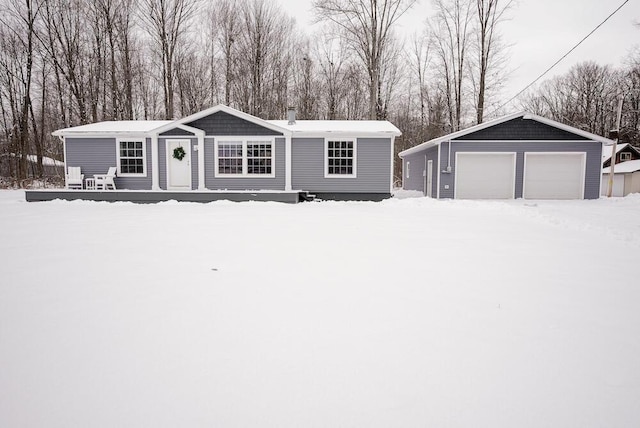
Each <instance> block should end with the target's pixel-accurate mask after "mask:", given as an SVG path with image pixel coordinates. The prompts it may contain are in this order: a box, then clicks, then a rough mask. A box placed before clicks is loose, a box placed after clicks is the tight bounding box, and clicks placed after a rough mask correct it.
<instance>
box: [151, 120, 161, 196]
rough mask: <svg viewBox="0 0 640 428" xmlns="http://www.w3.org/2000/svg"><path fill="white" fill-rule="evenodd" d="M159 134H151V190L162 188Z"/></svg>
mask: <svg viewBox="0 0 640 428" xmlns="http://www.w3.org/2000/svg"><path fill="white" fill-rule="evenodd" d="M158 164H159V162H158V134H157V133H155V134H152V135H151V190H153V191H158V190H161V189H160V171H159V167H158Z"/></svg>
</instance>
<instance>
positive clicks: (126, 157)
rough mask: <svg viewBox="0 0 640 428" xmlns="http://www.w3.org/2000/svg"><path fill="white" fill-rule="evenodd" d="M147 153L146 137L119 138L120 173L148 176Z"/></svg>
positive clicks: (122, 174) (120, 174) (121, 174)
mask: <svg viewBox="0 0 640 428" xmlns="http://www.w3.org/2000/svg"><path fill="white" fill-rule="evenodd" d="M146 155H147V153H146V148H145V142H144V139H131V138H129V139H121V140H118V175H119V176H141V177H143V176H146V163H147V157H146Z"/></svg>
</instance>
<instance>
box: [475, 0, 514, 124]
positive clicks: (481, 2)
mask: <svg viewBox="0 0 640 428" xmlns="http://www.w3.org/2000/svg"><path fill="white" fill-rule="evenodd" d="M512 3H513V0H476V12H477V22H478V28H477V30H476V35H477V38H478V40H477V42H478V46H477V61H478V63H477V67H476V68H477V69H476V73H477V75H478V77H477V82H478V84H477V95H476V100H475V109H476V123H482V122H483V120H484V113H485V108H484V106H485V95H486V90H487V84H488V73H489V71H490V70H491V69H492V68H494V67H498V66H499V55H498V54H499V45H498V43H499V38H498V24H499V23H500V22H501V21H502V20H504V18H505V13H506V12H507V11H508V10H509V8H510V7H511V4H512Z"/></svg>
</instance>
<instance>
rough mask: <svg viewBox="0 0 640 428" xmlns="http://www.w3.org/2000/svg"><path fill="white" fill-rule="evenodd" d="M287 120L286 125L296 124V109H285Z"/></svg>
mask: <svg viewBox="0 0 640 428" xmlns="http://www.w3.org/2000/svg"><path fill="white" fill-rule="evenodd" d="M287 120H288V121H289V122H288V125H295V124H296V108H295V107H289V108H288V109H287Z"/></svg>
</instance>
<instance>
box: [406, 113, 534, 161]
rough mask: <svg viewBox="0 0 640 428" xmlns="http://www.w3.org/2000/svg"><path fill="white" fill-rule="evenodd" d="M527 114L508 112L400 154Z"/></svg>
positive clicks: (418, 149) (428, 146)
mask: <svg viewBox="0 0 640 428" xmlns="http://www.w3.org/2000/svg"><path fill="white" fill-rule="evenodd" d="M525 114H526V113H525V112H518V113H512V114H508V115H506V116H502V117H499V118H497V119H493V120H490V121H488V122H483V123H480V124H478V125H474V126H471V127H469V128H466V129H463V130H460V131H456V132H452V133H451V134H447V135H443V136H442V137H438V138H433V139H431V140H429V141H425V142H424V143H422V144H418V145H417V146H414V147H411V148H409V149H407V150H404V151H402V152H400V153H399V154H398V155H399V156H400V157H402V156H406V155H410V154H413V153H417V152H419V151H421V150H424V149H427V148H430V147H433V146H435V145H440V144H441V143H444V142H445V141H449V140H453V139H455V138H460V137H462V136H464V135H467V134H471V133H473V132H477V131H481V130H483V129H485V128H489V127H491V126H494V125H498V124H500V123H502V122H507V121H509V120H511V119H515V118H516V117H521V116H524V115H525Z"/></svg>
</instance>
